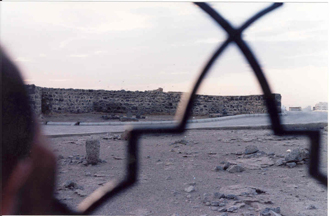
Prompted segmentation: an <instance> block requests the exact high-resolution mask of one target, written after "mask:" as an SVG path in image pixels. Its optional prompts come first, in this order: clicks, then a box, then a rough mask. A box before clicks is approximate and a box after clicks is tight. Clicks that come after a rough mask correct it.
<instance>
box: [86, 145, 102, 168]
mask: <svg viewBox="0 0 330 216" xmlns="http://www.w3.org/2000/svg"><path fill="white" fill-rule="evenodd" d="M99 156H100V141H98V140H95V139H91V140H86V160H87V163H88V164H93V165H95V164H97V163H98V162H99V160H100V159H99Z"/></svg>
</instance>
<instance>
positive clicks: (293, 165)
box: [286, 162, 297, 168]
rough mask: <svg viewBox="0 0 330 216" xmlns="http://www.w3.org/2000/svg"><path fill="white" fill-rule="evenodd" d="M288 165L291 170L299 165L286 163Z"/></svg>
mask: <svg viewBox="0 0 330 216" xmlns="http://www.w3.org/2000/svg"><path fill="white" fill-rule="evenodd" d="M286 165H287V166H288V167H289V168H293V167H295V166H297V164H296V163H295V162H290V163H286Z"/></svg>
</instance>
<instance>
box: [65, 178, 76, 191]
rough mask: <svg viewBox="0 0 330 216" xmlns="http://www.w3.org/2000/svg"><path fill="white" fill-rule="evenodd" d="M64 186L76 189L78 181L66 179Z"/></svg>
mask: <svg viewBox="0 0 330 216" xmlns="http://www.w3.org/2000/svg"><path fill="white" fill-rule="evenodd" d="M63 187H64V188H68V189H70V190H73V189H76V188H78V185H77V183H75V182H73V181H70V180H69V181H66V182H65V183H64V184H63Z"/></svg>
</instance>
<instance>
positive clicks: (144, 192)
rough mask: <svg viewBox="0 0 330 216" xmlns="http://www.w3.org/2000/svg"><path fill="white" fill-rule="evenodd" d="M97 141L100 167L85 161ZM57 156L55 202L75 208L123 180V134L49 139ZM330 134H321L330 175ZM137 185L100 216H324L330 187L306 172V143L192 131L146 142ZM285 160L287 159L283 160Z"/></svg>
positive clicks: (250, 133) (265, 133) (251, 133)
mask: <svg viewBox="0 0 330 216" xmlns="http://www.w3.org/2000/svg"><path fill="white" fill-rule="evenodd" d="M91 138H93V139H97V140H99V141H100V148H101V151H100V162H99V163H98V164H97V165H87V164H86V163H85V155H86V151H85V143H86V140H88V139H91ZM50 142H51V146H52V147H53V151H54V152H55V154H57V156H58V180H57V189H56V196H57V198H58V199H59V200H60V201H61V202H64V203H66V204H67V205H68V206H70V207H72V208H74V207H75V206H77V205H78V204H79V203H80V202H81V201H82V200H83V199H84V198H86V197H87V195H88V194H90V193H91V192H93V191H94V190H95V189H96V188H98V187H99V186H101V185H103V184H105V183H106V182H107V181H109V180H112V179H115V178H118V177H121V176H123V175H124V167H125V165H124V163H125V155H126V154H125V148H126V141H125V140H121V136H120V134H104V135H94V136H72V137H57V138H51V139H50ZM327 143H328V134H327V132H326V131H323V132H322V147H323V148H322V165H321V169H322V170H323V171H324V172H326V171H327ZM140 147H141V150H140V159H141V166H140V173H139V182H138V184H137V185H136V186H134V187H133V188H131V189H129V190H127V191H126V192H124V193H122V194H121V195H119V196H117V197H116V198H114V199H112V200H111V201H109V203H107V204H106V205H105V206H103V207H102V208H101V209H99V210H98V211H97V212H95V214H99V215H161V216H162V215H164V216H165V215H166V216H171V215H173V216H174V215H176V216H183V215H192V216H194V215H196V216H201V215H208V216H213V215H214V216H219V215H222V216H225V215H228V216H231V215H233V216H238V215H240V216H241V215H243V216H247V215H248V216H253V215H255V216H259V215H275V216H276V215H282V216H284V215H285V216H315V215H326V214H327V189H326V188H325V187H324V186H322V185H321V184H319V183H318V182H317V181H316V180H314V179H312V178H311V177H310V176H309V175H308V172H307V164H308V160H309V159H308V150H306V148H308V147H309V143H308V140H307V139H306V138H303V137H295V136H288V137H277V136H274V135H272V132H271V131H270V130H190V131H187V132H186V133H184V134H183V135H180V136H179V135H168V134H167V135H160V134H159V135H152V136H143V137H142V138H141V142H140ZM286 160H287V161H286Z"/></svg>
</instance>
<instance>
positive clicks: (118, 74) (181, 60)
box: [0, 2, 329, 107]
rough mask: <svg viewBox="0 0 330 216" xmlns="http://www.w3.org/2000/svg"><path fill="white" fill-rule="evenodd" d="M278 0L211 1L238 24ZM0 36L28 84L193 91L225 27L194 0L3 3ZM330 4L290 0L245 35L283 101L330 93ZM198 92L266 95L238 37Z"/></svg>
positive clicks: (311, 100) (309, 100)
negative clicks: (237, 42) (257, 0)
mask: <svg viewBox="0 0 330 216" xmlns="http://www.w3.org/2000/svg"><path fill="white" fill-rule="evenodd" d="M270 4H271V3H214V2H213V3H211V5H212V6H213V7H214V8H215V9H216V10H218V11H219V12H221V14H222V16H224V17H225V18H226V19H227V20H228V21H230V22H231V23H232V25H234V26H236V27H238V26H240V25H241V24H242V23H243V22H244V21H245V20H246V19H248V18H250V17H251V16H252V15H254V14H255V12H257V11H259V10H260V9H262V8H264V7H266V6H268V5H270ZM0 10H1V11H0V12H1V28H0V36H1V37H0V43H1V45H2V46H3V47H4V48H5V49H6V50H7V52H8V53H9V55H10V56H11V58H12V59H13V60H14V61H15V63H16V64H17V65H18V66H19V68H20V69H21V70H22V72H23V75H24V79H25V81H26V83H29V84H35V85H37V86H42V87H56V88H82V89H106V90H120V89H125V90H132V91H135V90H140V91H144V90H151V89H157V88H158V87H162V88H164V91H166V92H167V91H188V90H189V88H190V87H191V86H192V84H193V81H194V79H195V78H196V76H197V75H198V73H199V72H200V71H201V70H202V68H203V66H204V64H205V63H206V61H207V60H208V59H209V58H210V56H211V55H212V54H213V52H214V51H215V50H216V49H217V47H218V46H219V45H220V44H221V43H222V42H223V41H224V40H225V39H226V33H225V32H224V30H222V29H221V28H219V27H218V26H217V25H216V24H215V23H214V21H213V20H211V19H210V18H209V17H208V15H207V14H205V13H204V12H203V11H202V10H201V9H200V8H198V7H197V6H195V5H193V4H192V3H189V2H124V3H116V2H1V3H0ZM328 11H329V9H328V4H327V3H286V4H284V6H282V7H280V8H279V9H277V10H275V11H273V12H271V13H269V14H268V15H266V16H264V17H263V18H261V19H260V20H258V21H257V22H255V23H254V24H253V25H252V26H250V27H249V28H248V29H247V30H245V31H244V34H243V38H244V39H245V40H246V42H247V43H248V45H249V46H250V47H251V48H252V50H253V52H254V53H255V55H256V56H257V58H258V60H259V62H260V64H261V66H262V69H263V70H264V72H265V74H266V77H267V78H268V81H269V83H270V85H271V89H272V91H273V92H274V93H280V94H281V95H282V104H283V105H285V106H287V107H289V106H302V107H305V106H309V105H310V106H314V105H315V104H316V103H318V102H325V101H328V94H327V92H328V71H329V70H328V26H329V17H328ZM199 93H202V94H210V95H251V94H261V93H262V92H261V90H260V87H259V85H258V84H257V83H256V79H255V78H254V75H253V73H252V70H251V69H250V67H249V65H248V64H247V62H246V61H245V59H244V58H243V57H242V55H241V54H240V52H239V51H238V49H237V47H236V45H235V44H232V45H230V46H229V47H228V48H227V50H226V51H225V52H224V55H223V56H222V57H221V58H220V59H219V60H218V61H217V63H216V64H215V65H214V67H213V68H212V70H211V74H210V75H209V76H208V78H207V80H205V82H204V84H203V86H202V88H201V89H200V91H199Z"/></svg>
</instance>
